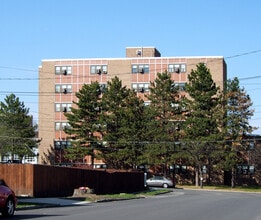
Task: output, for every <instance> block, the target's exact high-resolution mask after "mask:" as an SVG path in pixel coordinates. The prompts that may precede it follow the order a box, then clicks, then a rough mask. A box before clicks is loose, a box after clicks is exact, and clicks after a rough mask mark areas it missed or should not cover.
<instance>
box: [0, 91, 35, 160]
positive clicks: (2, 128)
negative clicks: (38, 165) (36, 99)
mask: <svg viewBox="0 0 261 220" xmlns="http://www.w3.org/2000/svg"><path fill="white" fill-rule="evenodd" d="M36 129H37V126H36V125H33V119H32V116H30V115H29V108H26V107H25V105H24V102H21V101H20V100H19V98H18V97H16V96H15V95H14V94H10V95H9V96H6V98H5V99H4V102H0V133H1V135H0V148H1V153H2V154H3V155H5V154H9V153H11V155H12V157H13V156H14V155H15V154H16V155H18V156H19V159H20V160H22V158H23V156H25V155H32V151H31V148H32V147H35V146H36V144H37V140H36V138H35V135H36ZM12 160H13V158H12Z"/></svg>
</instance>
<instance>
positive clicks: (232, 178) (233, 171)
mask: <svg viewBox="0 0 261 220" xmlns="http://www.w3.org/2000/svg"><path fill="white" fill-rule="evenodd" d="M231 188H235V169H234V168H232V170H231Z"/></svg>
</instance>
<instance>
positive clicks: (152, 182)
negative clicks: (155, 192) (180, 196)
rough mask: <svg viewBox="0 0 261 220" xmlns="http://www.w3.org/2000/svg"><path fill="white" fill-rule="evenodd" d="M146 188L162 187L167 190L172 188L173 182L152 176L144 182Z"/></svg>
mask: <svg viewBox="0 0 261 220" xmlns="http://www.w3.org/2000/svg"><path fill="white" fill-rule="evenodd" d="M146 183H147V186H150V187H163V188H168V187H173V185H174V184H173V182H172V180H170V179H167V178H166V177H164V176H153V177H151V178H149V179H147V180H146Z"/></svg>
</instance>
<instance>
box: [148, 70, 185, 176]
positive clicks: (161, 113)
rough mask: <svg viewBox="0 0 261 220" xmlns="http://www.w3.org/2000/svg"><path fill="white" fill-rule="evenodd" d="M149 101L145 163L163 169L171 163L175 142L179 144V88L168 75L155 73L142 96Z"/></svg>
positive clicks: (180, 117) (180, 106)
mask: <svg viewBox="0 0 261 220" xmlns="http://www.w3.org/2000/svg"><path fill="white" fill-rule="evenodd" d="M146 97H147V98H148V100H149V101H150V105H149V106H148V110H149V111H148V116H149V117H150V125H149V124H148V127H149V128H148V129H147V130H148V131H147V136H148V137H149V138H150V140H149V143H150V144H148V145H147V149H146V154H147V158H149V161H148V163H150V164H154V165H162V164H164V172H165V171H166V168H167V165H168V164H170V163H172V162H173V158H174V157H175V156H174V155H173V152H174V148H175V142H177V141H178V140H179V135H180V133H179V130H180V126H181V123H182V114H181V113H182V105H181V101H180V91H179V86H178V85H176V84H175V82H174V80H172V79H171V74H170V73H168V72H163V73H158V74H157V78H156V79H155V81H154V82H151V86H150V94H149V95H147V96H146Z"/></svg>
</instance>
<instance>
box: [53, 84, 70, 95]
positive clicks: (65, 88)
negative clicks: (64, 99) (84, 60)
mask: <svg viewBox="0 0 261 220" xmlns="http://www.w3.org/2000/svg"><path fill="white" fill-rule="evenodd" d="M55 93H64V94H67V93H72V85H61V84H57V85H55Z"/></svg>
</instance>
